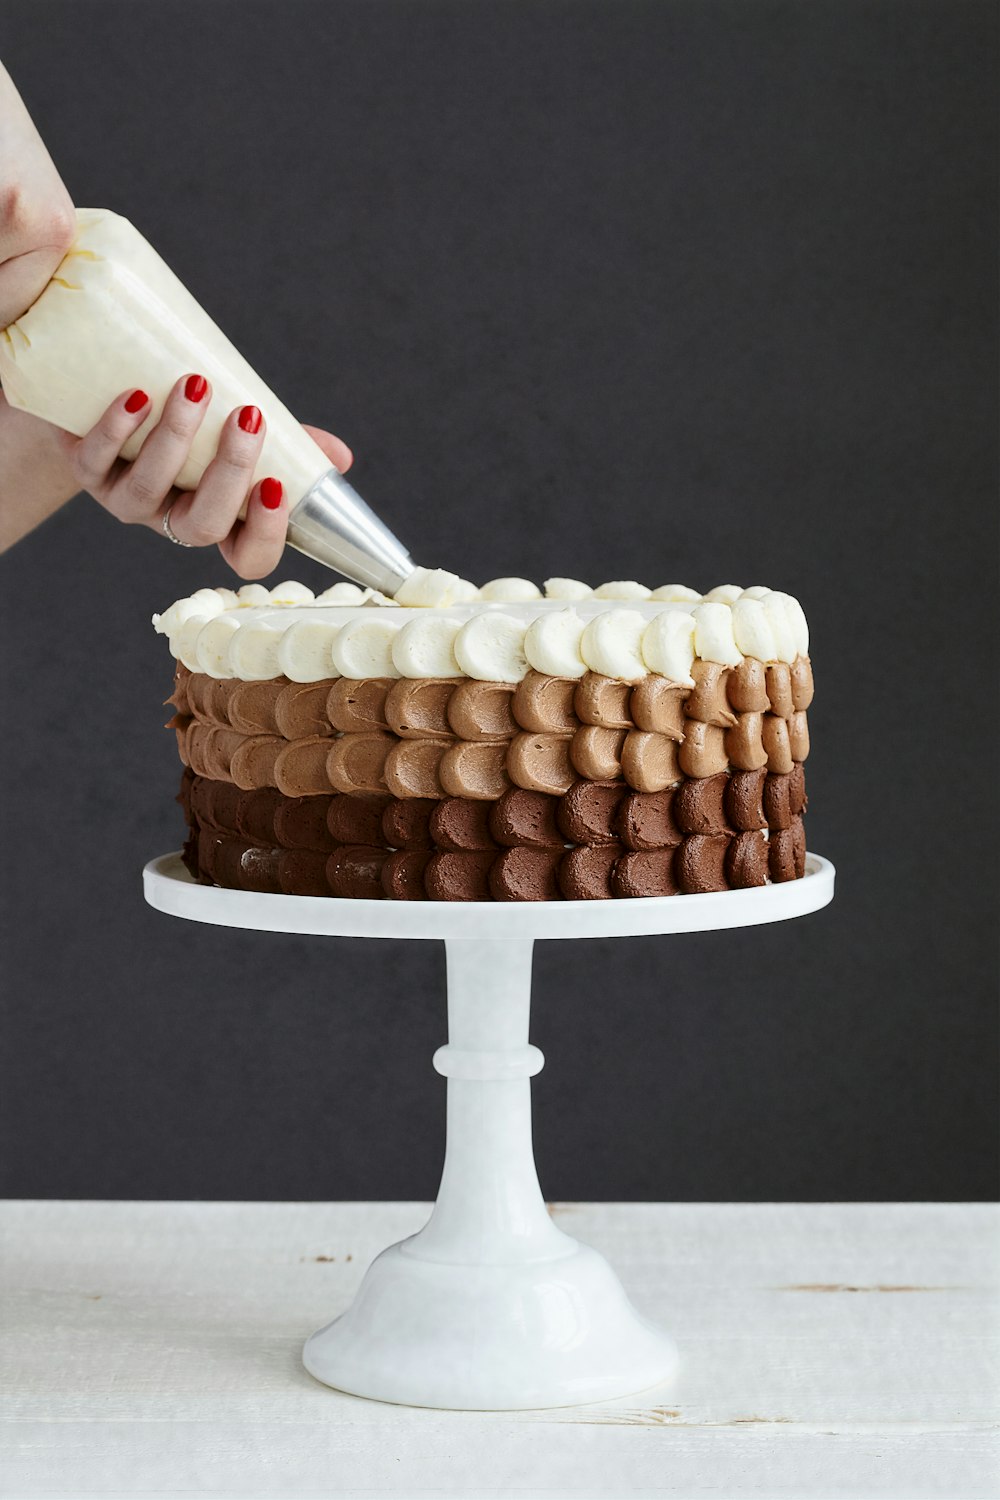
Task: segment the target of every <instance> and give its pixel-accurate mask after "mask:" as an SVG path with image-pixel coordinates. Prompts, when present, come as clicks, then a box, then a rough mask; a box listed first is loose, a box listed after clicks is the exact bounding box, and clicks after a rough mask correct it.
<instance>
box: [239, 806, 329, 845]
mask: <svg viewBox="0 0 1000 1500" xmlns="http://www.w3.org/2000/svg"><path fill="white" fill-rule="evenodd" d="M240 795H241V796H242V795H245V794H244V793H240ZM333 800H334V799H333V797H286V798H284V799H283V800H282V802H281V803H280V804H279V806H278V809H277V811H276V813H275V815H274V832H275V837H276V839H277V842H278V843H279V844H281V845H283V846H284V847H285V848H286V849H321V850H324V851H325V852H326V853H327V854H328V853H329V852H330V850H331V849H332V848H333V847H334V845H335V844H336V843H338V842H339V840H337V839H335V838H334V837H333V836H332V834H331V833H330V830H329V828H328V826H327V821H326V815H327V812H328V811H329V808H330V804H331V802H333Z"/></svg>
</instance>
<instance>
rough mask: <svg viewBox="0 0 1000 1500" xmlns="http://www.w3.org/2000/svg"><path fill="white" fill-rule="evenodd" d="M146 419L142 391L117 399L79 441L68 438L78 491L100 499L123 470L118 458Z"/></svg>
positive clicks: (147, 398)
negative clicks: (83, 491)
mask: <svg viewBox="0 0 1000 1500" xmlns="http://www.w3.org/2000/svg"><path fill="white" fill-rule="evenodd" d="M148 416H149V397H148V396H147V395H146V392H145V391H125V392H123V394H122V395H120V396H116V397H115V399H114V401H112V403H111V405H110V406H109V407H108V409H107V411H106V412H105V413H104V415H103V416H102V417H101V419H100V421H99V422H98V423H97V425H96V426H95V427H92V428H91V429H90V431H89V432H88V433H87V434H86V435H85V436H84V437H82V438H79V439H74V438H70V439H69V443H70V448H69V461H70V464H71V466H72V469H73V474H74V476H75V478H76V480H77V482H78V484H79V485H80V488H81V489H84V490H88V491H89V492H90V494H92V495H93V496H94V497H95V498H96V499H98V500H102V499H103V496H104V494H105V492H106V490H107V489H108V487H109V485H110V484H112V483H113V482H114V480H115V479H116V478H117V477H118V473H119V472H120V471H123V470H124V468H125V465H124V462H120V461H119V459H118V455H119V453H120V452H121V450H122V448H123V446H124V445H125V443H126V442H127V441H128V439H129V438H130V437H131V436H132V434H133V432H135V431H136V430H137V429H138V428H140V427H141V426H142V424H143V422H145V420H146V418H147V417H148Z"/></svg>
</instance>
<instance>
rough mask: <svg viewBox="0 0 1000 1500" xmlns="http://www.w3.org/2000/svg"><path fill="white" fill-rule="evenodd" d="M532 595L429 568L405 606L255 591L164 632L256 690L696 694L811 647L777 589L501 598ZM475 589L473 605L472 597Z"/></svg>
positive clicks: (340, 595) (281, 588)
mask: <svg viewBox="0 0 1000 1500" xmlns="http://www.w3.org/2000/svg"><path fill="white" fill-rule="evenodd" d="M528 587H530V588H532V589H534V588H535V586H534V585H533V584H528V581H527V580H524V579H494V580H493V584H492V585H486V586H485V587H484V588H483V589H481V590H480V589H474V586H473V585H472V584H467V583H465V581H464V580H462V579H460V578H458V577H457V575H456V574H454V573H446V572H445V571H444V570H443V569H428V568H418V569H416V571H415V573H414V575H413V578H412V580H407V584H406V585H404V589H405V590H406V596H405V599H404V600H401V599H396V600H386V599H384V596H382V595H379V594H375V593H374V591H373V590H371V589H359V588H357V587H356V586H355V585H354V584H334V585H333V586H332V587H331V588H329V589H327V590H326V591H325V592H324V593H322V594H320V595H318V596H316V597H314V596H313V595H312V593H311V591H310V590H309V589H307V588H304V587H303V586H302V585H299V584H295V583H291V582H289V583H283V584H278V585H276V586H275V587H274V588H273V589H266V588H265V587H264V586H263V585H261V584H245V585H244V586H243V587H242V588H241V589H240V590H239V591H238V593H234V592H233V590H232V589H198V590H197V592H196V593H194V594H192V595H191V596H190V597H189V598H186V599H178V600H177V601H176V603H174V604H172V605H171V606H170V608H169V609H167V610H165V611H164V612H163V614H162V615H154V616H153V624H154V626H155V627H156V629H157V630H158V631H159V632H160V634H162V635H166V636H167V637H168V638H169V641H170V650H171V652H172V653H173V655H174V656H175V657H177V658H178V660H180V661H182V662H183V663H184V665H185V666H186V667H189V668H190V669H191V670H192V671H193V672H207V673H208V674H209V675H211V676H213V677H239V678H242V679H244V680H245V681H263V680H266V679H267V678H271V677H278V676H281V675H284V676H286V677H288V678H290V679H291V680H292V681H293V682H321V681H323V680H324V679H325V678H332V677H339V676H344V677H350V678H362V677H409V678H418V677H474V678H477V679H479V680H480V681H484V682H520V681H521V679H522V678H523V677H524V676H525V674H526V673H527V672H529V671H536V672H544V673H545V674H546V675H547V676H553V677H568V678H579V677H582V676H583V675H584V674H585V673H586V672H587V671H591V672H599V673H601V674H602V675H603V676H606V677H614V678H617V679H618V680H620V681H623V682H637V681H639V680H640V679H641V678H643V677H645V676H646V675H647V674H648V673H650V672H652V673H656V674H657V675H658V676H662V677H666V678H668V679H669V680H670V681H671V682H676V683H680V684H683V685H685V686H688V687H690V686H693V683H694V678H693V676H692V666H693V663H694V662H695V660H696V659H697V658H701V659H702V660H703V661H711V662H718V663H720V664H721V665H723V666H731V667H732V666H737V665H738V664H739V663H740V661H742V659H743V657H744V656H752V657H756V658H757V659H758V660H760V661H764V662H767V661H785V662H792V661H794V660H795V658H796V657H797V656H805V655H806V654H807V653H808V649H809V629H808V625H807V623H806V618H805V615H804V613H803V611H802V606H801V605H800V604H799V602H798V600H797V599H795V598H793V597H792V595H790V594H785V593H781V592H780V591H778V590H772V589H765V588H761V587H754V588H751V589H741V590H739V591H737V588H736V585H735V584H723V585H721V587H719V588H718V589H713V590H712V594H713V595H714V596H715V597H714V598H709V596H708V595H701V594H698V593H696V592H695V590H694V589H687V588H685V587H684V586H683V585H678V584H670V585H666V586H665V587H664V588H662V589H659V590H656V591H655V592H654V593H653V594H652V595H649V596H648V597H647V595H646V592H645V591H644V590H643V585H641V584H636V585H629V586H628V587H629V588H630V589H632V590H633V592H632V593H631V594H630V595H626V596H625V598H624V600H623V602H622V603H616V602H615V600H616V599H618V598H620V597H621V596H620V595H619V593H618V592H616V591H618V590H620V589H622V588H623V587H624V586H623V585H622V584H608V585H601V586H600V587H598V588H597V589H588V587H587V585H586V584H578V583H577V582H576V580H574V579H549V580H548V582H547V583H546V593H547V596H548V597H546V598H541V597H540V596H539V595H538V590H537V589H535V595H534V596H533V597H531V598H528V597H523V598H522V599H521V600H517V599H511V598H500V597H497V596H499V595H506V594H511V593H517V592H519V591H520V592H521V593H522V594H524V595H526V594H527V588H528ZM564 587H565V590H566V592H565V593H563V589H564ZM584 589H587V592H586V593H582V592H581V591H582V590H584ZM470 590H471V591H473V592H474V593H475V598H472V599H469V598H468V597H467V595H468V593H469V591H470ZM402 592H403V591H401V593H402ZM657 593H659V594H661V595H666V594H668V593H669V594H670V596H671V597H670V598H669V599H667V598H660V599H657V597H656V594H657ZM456 596H457V597H456ZM687 596H690V598H688V597H687ZM417 600H421V601H423V602H421V603H419V604H418V603H416V601H417ZM407 601H408V602H407Z"/></svg>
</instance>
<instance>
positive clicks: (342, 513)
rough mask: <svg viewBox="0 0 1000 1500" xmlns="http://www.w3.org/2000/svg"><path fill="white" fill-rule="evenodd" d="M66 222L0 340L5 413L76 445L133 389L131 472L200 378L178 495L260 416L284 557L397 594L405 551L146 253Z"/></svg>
mask: <svg viewBox="0 0 1000 1500" xmlns="http://www.w3.org/2000/svg"><path fill="white" fill-rule="evenodd" d="M76 220H77V231H76V236H75V238H74V241H73V245H72V247H71V249H70V250H69V251H68V253H67V254H66V255H65V256H64V258H63V260H62V261H61V263H60V265H59V267H58V269H57V270H56V273H55V275H54V276H53V277H52V280H51V281H50V282H49V284H48V286H47V287H46V288H45V290H44V291H43V292H42V294H41V296H40V297H39V298H38V299H37V300H36V301H35V302H33V303H32V305H31V307H29V308H28V310H27V312H25V313H24V314H23V316H22V317H20V318H18V319H17V321H16V322H14V323H11V324H10V326H9V327H8V328H5V329H3V330H2V332H0V383H2V385H3V390H4V394H5V396H6V398H7V401H8V403H9V404H10V405H11V406H16V407H19V408H20V409H21V410H22V411H27V412H31V413H33V414H34V415H35V416H36V417H43V418H44V419H45V421H47V422H52V423H54V424H55V425H56V426H57V427H62V428H64V429H65V430H66V431H67V432H73V433H75V434H76V435H77V437H82V436H83V435H84V433H86V432H89V431H90V429H91V427H93V425H94V423H95V422H96V421H97V420H98V418H99V417H100V416H101V414H102V413H103V412H104V411H105V410H106V408H107V407H108V406H110V404H111V402H112V401H113V400H114V399H115V397H116V396H117V395H118V394H119V393H120V392H121V391H125V390H128V389H129V388H130V387H133V386H135V387H138V388H140V389H142V390H144V391H146V392H147V394H148V395H149V397H150V405H151V410H150V413H149V415H148V416H147V418H146V420H145V421H144V422H143V424H142V426H141V427H140V428H139V429H138V430H137V431H136V432H134V433H133V434H132V436H131V437H130V438H129V440H128V442H127V443H126V444H125V446H124V447H123V448H122V450H121V451H122V456H123V457H124V458H126V459H129V460H131V459H134V458H135V457H136V455H137V454H138V452H139V449H140V447H141V446H142V442H143V439H144V438H145V437H146V435H147V433H148V432H149V430H150V429H151V428H152V427H153V426H155V424H156V423H157V422H158V421H159V418H160V415H161V413H162V411H163V405H164V402H165V401H166V398H167V396H168V395H169V393H170V390H171V389H172V387H173V385H174V384H175V382H176V381H177V380H178V379H179V378H180V376H182V375H184V374H187V373H188V372H190V371H196V372H197V373H199V374H201V375H204V376H205V377H206V378H207V379H208V381H209V383H210V385H211V388H212V397H211V401H210V403H209V408H208V411H207V412H206V413H205V416H204V419H203V421H202V424H201V427H200V428H199V429H198V432H197V433H196V434H195V437H194V441H193V442H192V444H191V451H190V453H189V455H188V457H187V459H186V461H185V463H184V467H183V468H182V469H181V471H180V473H179V474H178V476H177V479H176V481H175V483H176V484H177V486H178V488H180V489H182V490H193V489H195V488H196V487H197V485H198V482H199V480H200V479H201V476H202V474H203V473H204V471H205V469H206V468H207V466H208V464H209V463H210V462H211V461H212V459H213V458H214V457H215V450H216V446H217V444H218V440H219V434H220V432H221V429H222V425H223V423H224V421H225V420H226V418H227V416H228V415H229V413H230V412H231V411H232V410H233V409H234V407H237V406H242V405H245V404H250V405H254V406H258V407H259V408H260V410H261V411H262V412H263V414H264V420H265V422H266V424H267V430H266V435H265V438H264V446H263V448H262V449H261V454H260V459H259V462H258V464H257V467H256V469H255V470H254V474H253V479H252V481H251V483H252V484H256V482H257V481H258V480H259V479H261V478H263V477H264V476H266V475H273V477H274V478H275V479H280V480H281V483H282V484H283V485H284V488H285V493H286V495H287V496H288V498H289V505H290V512H289V518H288V542H289V543H290V545H291V546H293V547H296V548H297V549H298V550H299V551H300V552H304V553H305V554H306V556H307V557H312V558H315V559H316V561H317V562H321V563H325V564H326V566H327V567H330V568H335V569H336V570H337V571H338V572H340V573H343V574H344V575H345V576H346V577H348V578H351V579H353V580H354V582H355V583H360V584H365V585H367V586H369V587H371V588H375V589H379V590H381V592H382V593H385V594H395V592H396V590H397V589H398V588H399V586H400V585H401V584H402V582H403V580H404V579H405V578H407V577H408V576H409V574H410V573H411V572H412V571H413V562H412V561H411V559H410V556H409V553H408V552H407V551H406V549H405V547H403V545H402V543H401V542H399V541H398V540H397V539H396V537H395V536H394V535H393V534H392V532H391V531H390V530H389V528H388V527H387V526H386V525H385V524H384V523H383V522H382V521H380V520H379V518H378V516H376V515H375V513H374V511H372V510H371V509H370V507H369V506H368V505H367V504H366V503H365V501H364V500H362V498H361V496H360V495H359V494H358V493H357V491H356V490H355V489H354V488H353V486H351V485H350V484H348V482H347V480H346V479H344V478H343V477H342V476H341V475H340V474H339V473H338V472H337V470H336V469H334V468H331V466H330V460H329V458H328V457H327V456H326V454H325V453H324V452H323V451H322V449H321V448H319V447H318V446H317V445H316V443H314V442H313V440H312V438H311V437H310V436H309V434H308V433H307V432H305V431H304V430H303V428H302V427H301V426H300V424H299V423H298V421H297V420H296V419H295V417H293V416H292V414H291V412H290V411H289V410H288V408H287V407H286V406H284V405H283V404H282V403H281V402H280V401H279V400H278V398H277V396H275V394H274V392H273V391H271V390H270V389H269V388H268V387H267V386H266V385H265V384H264V382H263V381H262V380H261V378H260V376H259V375H257V374H256V372H255V371H254V370H253V369H252V368H251V366H250V365H249V364H248V363H247V361H246V360H245V359H244V358H243V356H242V355H241V354H240V353H239V352H238V351H237V350H236V349H235V348H234V347H233V345H232V344H231V343H230V342H229V340H228V339H227V338H226V336H225V334H224V333H223V332H222V330H221V329H220V328H219V327H217V325H216V324H215V323H213V322H212V319H211V318H210V317H209V316H208V314H207V313H206V312H205V311H204V309H203V308H202V307H201V306H200V305H199V304H198V303H197V302H196V301H195V299H194V298H193V297H192V295H191V293H190V292H189V291H188V290H187V288H186V287H185V286H184V285H183V283H182V282H181V281H179V280H178V278H177V277H176V276H175V275H174V273H173V271H171V269H170V267H169V266H168V265H167V264H166V262H165V261H164V260H162V259H161V257H160V256H159V255H158V254H157V253H156V251H155V250H154V249H153V247H152V245H150V244H149V242H148V241H147V240H146V239H144V238H143V236H142V235H141V234H140V233H139V231H138V230H137V229H135V228H134V227H133V225H132V224H130V223H129V221H128V220H127V219H123V218H121V217H120V215H118V214H113V213H109V212H108V211H107V210H106V209H100V208H81V209H78V210H77V214H76ZM249 488H250V486H248V490H249ZM240 514H241V516H242V515H243V514H244V512H243V511H241V512H240Z"/></svg>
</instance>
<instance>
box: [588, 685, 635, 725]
mask: <svg viewBox="0 0 1000 1500" xmlns="http://www.w3.org/2000/svg"><path fill="white" fill-rule="evenodd" d="M631 698H632V688H631V685H630V684H629V683H627V682H619V681H618V680H617V678H615V677H602V675H601V674H600V672H587V673H586V674H585V675H584V676H583V677H581V678H580V681H579V682H578V683H577V687H576V694H575V697H574V705H575V707H576V714H577V718H578V719H579V720H580V723H581V724H591V725H594V726H596V727H597V728H599V729H631V728H632V726H633V719H632V713H631V709H630V707H629V705H630V702H631Z"/></svg>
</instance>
